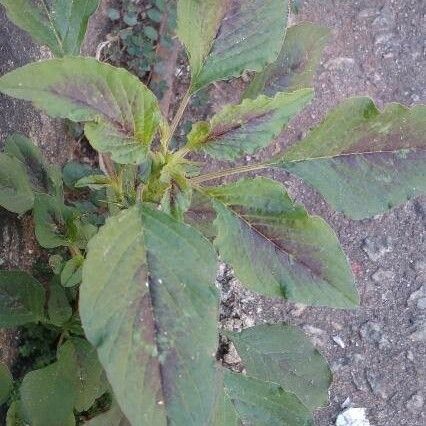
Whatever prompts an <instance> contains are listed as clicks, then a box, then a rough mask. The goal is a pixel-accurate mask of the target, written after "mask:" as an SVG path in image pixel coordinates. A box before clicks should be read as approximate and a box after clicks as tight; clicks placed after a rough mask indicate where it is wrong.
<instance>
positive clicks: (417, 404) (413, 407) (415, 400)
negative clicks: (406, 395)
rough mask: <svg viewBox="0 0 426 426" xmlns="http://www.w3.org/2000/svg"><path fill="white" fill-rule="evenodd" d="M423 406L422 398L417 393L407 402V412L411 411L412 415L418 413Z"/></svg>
mask: <svg viewBox="0 0 426 426" xmlns="http://www.w3.org/2000/svg"><path fill="white" fill-rule="evenodd" d="M423 405H424V398H423V396H422V395H420V394H419V393H416V394H414V395H413V396H412V397H411V398H410V399H409V400H408V401H407V404H406V406H407V410H408V411H411V412H412V413H416V412H418V411H421V409H422V408H423Z"/></svg>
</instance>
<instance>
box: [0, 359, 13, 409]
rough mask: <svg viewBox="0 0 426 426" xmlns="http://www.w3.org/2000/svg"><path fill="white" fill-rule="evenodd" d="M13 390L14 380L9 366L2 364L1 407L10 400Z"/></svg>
mask: <svg viewBox="0 0 426 426" xmlns="http://www.w3.org/2000/svg"><path fill="white" fill-rule="evenodd" d="M12 388H13V378H12V375H11V374H10V371H9V368H8V367H7V365H5V364H3V363H1V362H0V405H2V404H4V403H5V402H6V401H7V400H8V399H9V395H10V392H11V391H12Z"/></svg>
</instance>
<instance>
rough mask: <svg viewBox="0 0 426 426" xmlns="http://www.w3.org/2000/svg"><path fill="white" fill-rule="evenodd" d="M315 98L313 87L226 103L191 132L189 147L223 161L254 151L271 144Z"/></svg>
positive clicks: (196, 125)
mask: <svg viewBox="0 0 426 426" xmlns="http://www.w3.org/2000/svg"><path fill="white" fill-rule="evenodd" d="M312 97H313V91H312V89H302V90H298V91H296V92H293V93H278V94H277V95H276V96H275V97H274V98H268V97H266V96H259V97H258V98H257V99H255V100H251V99H246V100H244V101H243V102H242V103H241V104H240V105H228V106H225V108H224V109H223V110H222V111H221V112H219V113H218V114H216V115H215V116H214V117H213V118H212V119H211V121H210V123H205V122H201V123H196V124H195V125H194V127H193V129H192V131H191V132H190V134H189V135H188V148H190V149H193V150H199V149H201V150H203V151H204V152H205V153H207V154H209V155H211V156H212V157H214V158H217V159H221V160H235V159H237V158H239V157H241V156H243V155H246V154H253V153H254V152H256V151H257V150H258V149H261V148H265V147H266V146H268V145H269V144H270V143H271V142H272V140H273V139H274V138H276V137H277V136H278V135H279V134H280V133H281V132H282V130H283V128H284V127H285V126H286V125H287V124H288V122H289V121H290V120H291V119H292V118H293V117H294V116H295V115H296V114H297V113H298V112H299V111H301V110H302V108H303V107H305V106H306V104H308V103H309V102H310V101H311V100H312Z"/></svg>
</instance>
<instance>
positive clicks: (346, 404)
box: [341, 396, 352, 408]
mask: <svg viewBox="0 0 426 426" xmlns="http://www.w3.org/2000/svg"><path fill="white" fill-rule="evenodd" d="M351 404H352V401H351V399H350V398H349V396H348V397H347V398H346V399H345V400H344V401H343V402H342V405H341V407H342V408H348V407H350V406H351Z"/></svg>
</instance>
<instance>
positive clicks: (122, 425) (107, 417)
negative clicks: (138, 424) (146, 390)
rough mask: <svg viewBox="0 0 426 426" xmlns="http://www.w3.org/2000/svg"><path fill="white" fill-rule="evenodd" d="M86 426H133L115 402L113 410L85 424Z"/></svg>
mask: <svg viewBox="0 0 426 426" xmlns="http://www.w3.org/2000/svg"><path fill="white" fill-rule="evenodd" d="M84 426H131V425H130V423H129V421H128V420H127V419H126V417H125V416H124V414H123V413H122V411H121V410H120V407H119V405H118V404H117V403H116V402H115V401H113V402H112V406H111V408H110V409H109V410H108V411H107V412H106V413H102V414H100V415H98V416H96V417H94V418H93V419H91V420H89V421H88V422H85V423H84Z"/></svg>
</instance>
